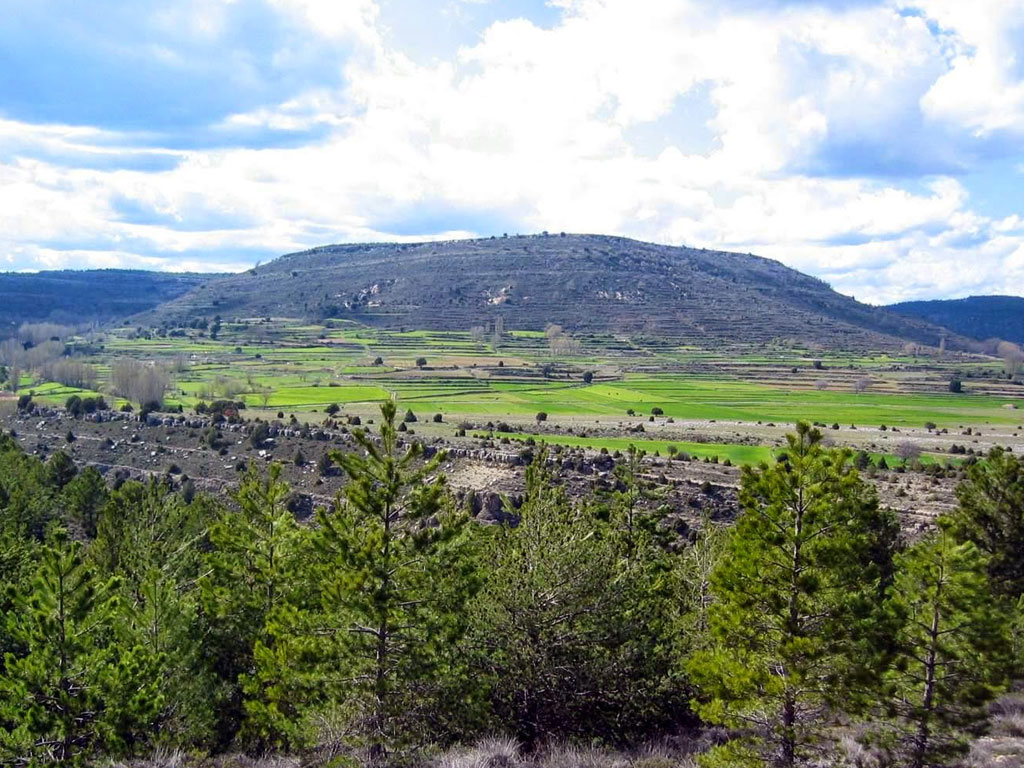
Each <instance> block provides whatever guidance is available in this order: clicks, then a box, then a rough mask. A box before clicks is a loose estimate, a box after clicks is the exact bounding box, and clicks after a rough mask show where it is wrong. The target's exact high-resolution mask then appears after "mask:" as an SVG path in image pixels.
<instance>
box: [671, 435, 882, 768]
mask: <svg viewBox="0 0 1024 768" xmlns="http://www.w3.org/2000/svg"><path fill="white" fill-rule="evenodd" d="M849 458H850V456H849V453H848V452H845V451H826V450H824V449H823V448H822V446H821V433H820V432H818V431H817V430H815V429H812V428H811V427H810V426H809V425H807V424H803V423H801V424H798V425H797V432H796V434H795V435H789V436H788V448H787V450H786V452H785V455H784V456H783V457H780V459H779V460H778V461H777V462H776V463H775V464H774V465H772V466H767V465H763V464H762V465H761V467H759V468H757V469H752V468H749V467H748V468H744V471H743V475H742V486H741V492H740V502H741V506H742V513H741V515H740V517H739V519H738V520H737V523H736V526H735V528H734V529H733V531H732V532H731V534H730V537H729V541H728V544H727V546H726V551H725V554H724V556H723V557H722V559H721V561H720V562H719V563H718V565H717V566H716V568H715V570H714V572H713V574H712V579H711V586H712V592H713V595H714V599H715V603H714V604H713V605H712V606H711V608H710V611H709V618H710V631H711V648H710V649H709V650H707V651H701V652H698V653H696V654H694V656H693V657H692V658H691V659H690V661H689V663H688V665H687V666H688V669H689V671H690V674H691V675H692V676H693V678H694V681H695V682H696V683H697V684H698V685H699V687H700V692H701V694H702V699H701V701H699V702H698V703H697V710H698V713H699V714H700V715H701V716H702V717H703V718H705V719H706V720H708V721H710V722H714V723H720V724H722V725H726V726H729V727H733V728H743V729H745V734H746V735H745V736H744V737H743V738H741V739H738V740H736V741H734V742H730V743H729V744H727V745H725V746H724V747H721V748H719V749H717V750H715V751H714V753H713V755H712V758H711V759H712V761H714V760H715V759H718V760H720V761H721V762H720V763H719V764H721V765H742V764H746V763H751V764H759V763H760V762H761V761H764V762H767V763H769V764H771V765H773V766H778V767H779V768H792V766H795V765H798V764H800V763H802V762H803V761H805V760H806V759H807V758H808V757H809V755H810V754H811V752H812V750H813V747H814V745H815V744H816V742H818V741H819V739H820V738H821V735H822V734H821V730H822V728H821V718H822V715H823V713H824V712H825V710H826V709H827V708H828V707H829V706H830V705H837V704H842V705H843V707H844V708H846V709H856V707H857V704H858V702H857V699H856V697H855V696H854V695H853V694H854V693H855V692H856V691H857V690H858V686H857V685H856V683H858V682H860V681H861V680H866V679H868V678H869V677H870V675H869V672H870V669H868V668H867V665H868V663H869V662H871V661H873V660H877V659H876V657H875V656H873V654H872V653H871V651H872V650H873V649H872V648H870V646H869V642H868V641H869V640H870V639H873V638H871V637H870V633H868V632H867V631H866V628H867V627H868V626H870V625H871V624H872V623H873V622H874V621H877V605H878V594H879V591H878V584H879V580H880V573H879V571H880V569H879V568H878V566H877V564H872V562H871V555H872V550H873V549H874V547H873V543H872V541H871V538H870V537H869V536H868V532H869V531H870V529H871V527H872V525H873V524H874V523H875V521H876V520H877V518H878V516H879V515H878V509H877V500H876V499H875V497H874V495H873V493H872V492H871V490H870V488H869V487H867V486H866V485H865V484H864V483H863V482H862V481H861V480H860V478H859V476H858V475H857V473H856V470H853V469H852V468H851V467H850V466H849Z"/></svg>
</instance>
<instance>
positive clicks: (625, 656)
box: [0, 402, 1024, 768]
mask: <svg viewBox="0 0 1024 768" xmlns="http://www.w3.org/2000/svg"><path fill="white" fill-rule="evenodd" d="M397 414H398V411H397V408H396V406H395V404H394V403H393V402H387V403H385V404H384V405H383V406H382V407H381V413H380V416H379V419H378V421H379V427H378V428H377V429H376V430H375V431H374V432H373V433H370V432H363V431H362V430H354V434H355V436H356V441H357V445H358V450H356V451H354V452H347V453H343V452H339V451H334V452H332V453H331V454H330V461H329V462H321V464H323V466H320V467H319V471H320V473H321V474H323V473H326V472H328V471H330V470H331V467H332V466H334V467H337V468H338V469H339V470H340V472H341V473H342V474H343V475H344V476H345V477H346V479H347V482H346V484H345V486H344V487H343V489H342V491H341V492H340V493H339V495H338V496H337V498H336V499H335V500H334V503H333V504H331V505H327V506H324V507H323V508H321V509H320V510H319V511H318V512H317V513H316V516H315V518H314V519H313V520H312V521H309V522H303V523H300V522H298V521H297V520H296V518H295V515H294V514H293V513H292V511H291V510H290V490H289V488H288V486H287V484H286V483H284V482H283V481H282V479H281V468H280V467H278V466H277V465H270V466H269V468H268V469H267V470H265V471H261V470H260V469H258V468H257V467H256V466H255V465H251V466H249V467H248V469H247V470H246V471H245V473H244V475H243V477H242V479H241V481H240V483H239V485H238V487H237V489H236V490H235V491H234V492H233V493H232V494H231V496H230V498H228V499H214V498H210V497H207V496H204V495H202V494H198V493H196V492H195V489H194V487H191V488H189V487H188V484H187V483H185V482H180V483H178V486H179V487H178V489H175V487H174V485H173V482H172V481H171V480H168V479H166V478H165V479H163V480H154V481H152V482H150V483H148V484H140V483H135V482H126V483H115V484H114V487H111V486H108V485H107V483H105V482H104V480H103V478H102V477H101V476H100V475H99V473H98V472H96V470H94V469H92V468H84V469H82V468H79V467H77V466H76V465H75V464H74V463H73V462H72V461H71V460H70V459H69V458H68V457H67V456H66V455H65V454H63V453H60V452H57V453H54V454H53V455H51V456H50V458H49V459H47V460H46V461H45V462H44V461H41V460H40V459H38V458H35V457H32V456H29V455H26V454H25V453H24V452H23V451H22V450H21V449H20V448H19V447H18V445H17V444H16V442H15V441H14V440H13V439H11V438H8V437H2V438H0V582H2V590H0V610H2V613H3V616H4V621H3V623H2V624H0V653H2V659H3V661H2V664H0V764H4V765H11V766H15V765H29V764H44V763H49V762H62V763H68V764H77V763H89V762H95V761H103V760H131V759H136V758H140V757H144V756H147V755H150V754H152V753H153V751H154V750H162V751H163V754H179V755H192V756H196V757H195V758H194V759H200V758H201V756H203V755H207V756H213V757H211V758H210V759H219V758H216V757H215V756H217V755H220V754H224V753H243V752H244V753H248V754H251V755H267V754H280V755H296V756H301V759H302V761H303V762H304V763H306V764H326V763H328V762H332V761H333V763H334V764H339V765H354V764H360V763H368V764H374V765H439V766H440V765H474V766H476V765H480V766H483V765H489V766H499V765H508V766H517V765H523V766H525V765H538V766H547V765H551V766H554V765H573V764H576V765H602V764H609V765H610V764H629V765H644V766H671V765H692V764H694V763H693V762H692V761H694V760H699V761H700V763H701V764H702V765H708V766H713V765H717V766H740V765H770V766H779V767H783V768H790V767H793V766H804V765H843V764H848V765H851V766H853V765H858V766H869V765H873V766H889V765H892V766H897V765H899V766H913V768H924V766H941V765H955V764H958V763H957V761H960V760H963V759H966V756H967V755H968V754H969V752H970V751H971V750H972V749H973V750H974V753H973V754H974V757H972V758H971V759H974V760H981V759H982V758H980V757H978V755H982V754H983V753H985V751H986V750H988V751H989V752H992V751H993V750H995V747H993V745H992V744H991V742H987V741H977V737H978V736H979V734H981V733H983V731H984V730H985V727H986V725H987V724H988V723H989V721H990V715H991V714H992V713H991V711H990V710H989V709H987V708H986V707H987V705H988V704H989V702H991V701H992V700H993V699H995V698H996V697H997V696H998V695H999V694H1000V693H1001V692H1002V691H1004V690H1006V689H1007V687H1008V686H1009V685H1010V681H1011V680H1012V679H1014V678H1015V677H1017V676H1019V674H1020V671H1021V670H1020V650H1019V649H1020V627H1021V620H1020V611H1019V607H1018V606H1019V605H1020V601H1021V595H1022V591H1024V578H1022V576H1021V574H1022V573H1024V547H1022V546H1021V543H1022V538H1021V537H1022V535H1024V534H1022V531H1024V523H1022V520H1024V517H1022V515H1024V505H1022V502H1021V499H1022V498H1024V465H1022V463H1021V461H1020V460H1019V459H1017V458H1016V457H1014V456H1013V455H1012V454H1009V453H1005V452H1001V451H995V452H993V453H991V454H990V455H989V456H987V457H985V458H984V459H983V460H982V461H979V462H976V463H975V464H973V465H972V466H970V468H969V469H968V470H967V477H966V480H965V481H964V482H963V484H962V485H961V488H960V491H959V501H960V503H959V506H958V507H957V508H956V510H955V512H954V513H952V514H950V515H948V516H946V517H943V518H941V519H939V520H938V522H937V524H936V525H935V526H934V527H932V528H931V529H930V530H929V531H927V532H924V533H922V534H916V535H913V536H911V535H908V534H906V533H903V532H901V530H900V527H899V525H898V524H897V520H896V519H895V517H894V515H893V514H892V513H890V512H888V511H887V510H885V509H883V508H882V507H881V506H880V505H879V503H878V500H877V497H876V496H875V493H874V491H873V489H872V487H871V486H870V485H868V484H867V483H866V482H865V481H864V480H862V478H861V476H860V474H859V472H858V470H857V469H856V467H855V462H854V458H855V457H854V455H853V454H852V453H851V452H850V451H847V450H844V449H835V448H828V447H826V446H825V445H824V442H823V437H822V434H821V433H820V432H819V431H818V430H817V429H815V428H813V427H811V426H810V425H806V424H800V425H799V426H798V427H797V430H796V433H795V434H793V435H791V436H790V437H789V440H788V444H787V446H786V447H785V448H784V449H783V450H782V451H781V452H780V453H779V454H778V455H777V456H776V457H775V458H774V459H773V460H772V461H771V462H769V463H762V464H760V465H758V466H750V467H747V468H744V470H743V472H742V476H741V491H740V509H741V511H740V514H739V517H738V519H737V520H736V521H735V524H733V525H726V524H724V523H714V522H711V521H705V524H704V525H703V526H702V527H701V528H700V529H699V530H695V531H689V530H685V531H684V530H677V529H676V528H674V527H673V525H672V523H671V521H672V518H671V516H670V515H669V514H668V513H669V512H671V510H670V509H667V508H666V507H665V506H664V505H661V506H659V503H658V496H657V491H656V490H654V489H652V488H651V487H650V486H649V485H648V484H647V483H646V482H645V481H644V480H643V478H642V477H641V476H640V475H639V474H638V472H637V468H638V466H639V463H640V461H641V460H642V459H643V456H642V454H641V453H640V452H639V451H636V450H630V451H628V452H627V453H626V454H625V455H623V456H622V457H621V458H620V460H619V461H618V462H617V463H616V466H615V471H614V479H615V489H614V491H612V492H610V493H604V494H602V495H599V496H594V497H583V498H574V497H572V496H571V495H570V494H568V493H566V492H565V490H564V489H563V488H562V487H561V486H560V483H559V477H558V475H557V474H556V473H553V472H552V471H551V463H550V461H549V456H548V454H547V452H546V451H545V450H544V448H543V446H536V447H535V448H534V459H533V463H532V464H531V465H530V466H529V468H528V470H527V473H526V489H525V493H524V498H523V500H522V503H521V505H519V506H518V508H517V509H516V515H515V519H514V520H511V521H509V522H508V523H506V524H501V525H483V524H477V523H472V522H470V520H469V517H468V515H467V514H465V512H464V511H463V510H461V509H460V508H459V507H458V505H457V504H456V502H455V501H454V496H453V495H452V494H451V493H450V492H449V490H448V488H447V483H446V479H445V476H444V474H443V472H442V471H441V467H442V465H441V462H442V461H443V454H440V453H436V452H433V451H432V450H430V449H427V448H425V447H424V446H423V445H421V444H420V443H418V442H415V441H412V440H409V439H403V437H402V434H401V433H400V431H399V426H400V425H401V424H404V423H405V422H403V421H399V420H398V417H397ZM996 714H998V712H996ZM1000 723H1001V725H1000V727H1001V728H1012V725H1011V724H1010V718H1009V717H1005V718H1003V719H1002V720H1000ZM494 734H502V735H503V737H504V738H505V739H507V740H505V741H503V740H501V739H493V738H492V739H491V740H490V741H484V742H481V741H480V740H481V739H482V738H484V737H485V736H489V735H490V736H493V735H494ZM470 744H477V746H476V747H469V746H466V745H470ZM645 744H646V745H648V746H647V747H644V746H643V745H645ZM972 744H973V745H974V746H973V747H972ZM567 745H568V746H567ZM650 745H661V746H650ZM603 750H618V754H619V755H620V756H621V757H620V758H614V759H613V758H612V757H609V755H610V754H611V752H608V751H603ZM176 759H177V760H183V759H185V758H176ZM188 759H193V758H188ZM615 759H618V760H620V762H619V763H614V760H615ZM621 761H628V762H626V763H623V762H621ZM992 764H996V763H995V762H993V763H992Z"/></svg>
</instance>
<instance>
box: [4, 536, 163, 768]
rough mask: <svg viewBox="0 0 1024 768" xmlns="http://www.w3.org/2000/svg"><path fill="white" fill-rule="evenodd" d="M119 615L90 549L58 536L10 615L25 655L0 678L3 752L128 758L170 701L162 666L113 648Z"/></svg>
mask: <svg viewBox="0 0 1024 768" xmlns="http://www.w3.org/2000/svg"><path fill="white" fill-rule="evenodd" d="M115 611H116V605H115V604H114V603H113V602H112V601H111V599H110V588H109V585H107V584H104V583H102V582H100V581H99V580H97V579H96V577H95V576H94V574H93V573H92V571H91V570H90V569H89V567H88V566H87V565H86V564H85V563H84V561H83V557H82V549H81V545H80V544H79V543H77V542H73V543H70V544H68V543H66V541H65V540H64V538H63V534H62V533H57V534H55V537H54V540H53V542H52V543H50V544H47V545H46V546H44V547H43V549H42V551H41V554H40V558H39V564H38V569H37V572H36V576H35V579H34V580H33V583H32V588H31V590H29V591H27V592H26V593H24V594H22V595H21V596H20V598H19V601H18V606H17V610H16V611H15V612H13V613H11V614H9V615H8V617H7V618H8V621H9V626H10V633H11V636H12V638H13V639H14V641H15V643H16V644H17V645H18V647H19V650H18V651H15V652H10V653H8V654H7V656H6V658H5V660H4V667H5V670H4V674H3V675H2V676H0V723H2V724H3V727H2V728H0V755H4V756H5V757H6V758H8V759H10V760H12V761H14V762H17V763H29V764H38V763H44V762H52V761H58V762H63V763H68V764H77V763H79V762H81V761H83V760H84V759H86V758H87V757H88V756H90V755H91V754H92V753H93V752H94V751H95V750H97V749H98V748H101V747H102V748H104V750H105V751H106V752H107V753H108V754H112V755H116V754H119V753H123V752H125V751H128V750H129V749H130V748H131V747H132V746H133V744H134V742H135V741H136V740H138V739H139V738H141V737H142V736H143V735H144V734H145V732H146V731H147V730H148V729H149V727H150V725H151V724H152V722H153V721H154V720H155V718H156V713H157V711H158V710H159V707H160V703H161V695H160V691H159V687H158V683H159V680H158V678H157V676H156V675H155V673H154V669H153V665H152V662H153V659H152V657H150V656H149V655H148V654H146V653H145V652H143V651H141V650H140V649H138V648H137V647H134V646H130V645H124V646H119V647H115V646H114V645H112V644H111V639H112V638H111V632H110V630H111V627H112V624H113V616H114V613H115Z"/></svg>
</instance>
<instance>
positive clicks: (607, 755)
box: [424, 737, 697, 768]
mask: <svg viewBox="0 0 1024 768" xmlns="http://www.w3.org/2000/svg"><path fill="white" fill-rule="evenodd" d="M694 754H695V745H693V744H690V743H689V742H687V743H686V745H685V746H681V745H680V744H673V743H670V742H665V743H660V744H654V745H649V746H646V747H644V748H642V749H639V750H636V751H632V752H617V751H613V750H609V749H599V748H593V747H580V746H576V745H572V744H557V743H556V744H549V745H547V746H545V747H543V748H542V749H540V750H537V751H536V752H534V753H533V754H530V755H526V754H523V752H522V750H521V748H520V746H519V744H518V743H516V741H515V740H513V739H507V738H500V737H499V738H489V739H484V740H482V741H480V742H478V743H477V744H476V745H474V746H473V747H469V748H463V749H457V750H452V751H450V752H446V753H444V754H443V755H440V756H439V757H436V758H434V759H433V760H431V761H430V762H428V763H427V764H426V765H425V766H424V768H696V765H697V762H696V759H695V757H694Z"/></svg>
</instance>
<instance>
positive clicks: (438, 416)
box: [434, 413, 444, 424]
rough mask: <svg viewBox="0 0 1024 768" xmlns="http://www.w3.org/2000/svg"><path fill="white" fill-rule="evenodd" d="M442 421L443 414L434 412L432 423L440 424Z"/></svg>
mask: <svg viewBox="0 0 1024 768" xmlns="http://www.w3.org/2000/svg"><path fill="white" fill-rule="evenodd" d="M443 421H444V415H443V414H440V413H435V414H434V423H435V424H441V423H442V422H443Z"/></svg>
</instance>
